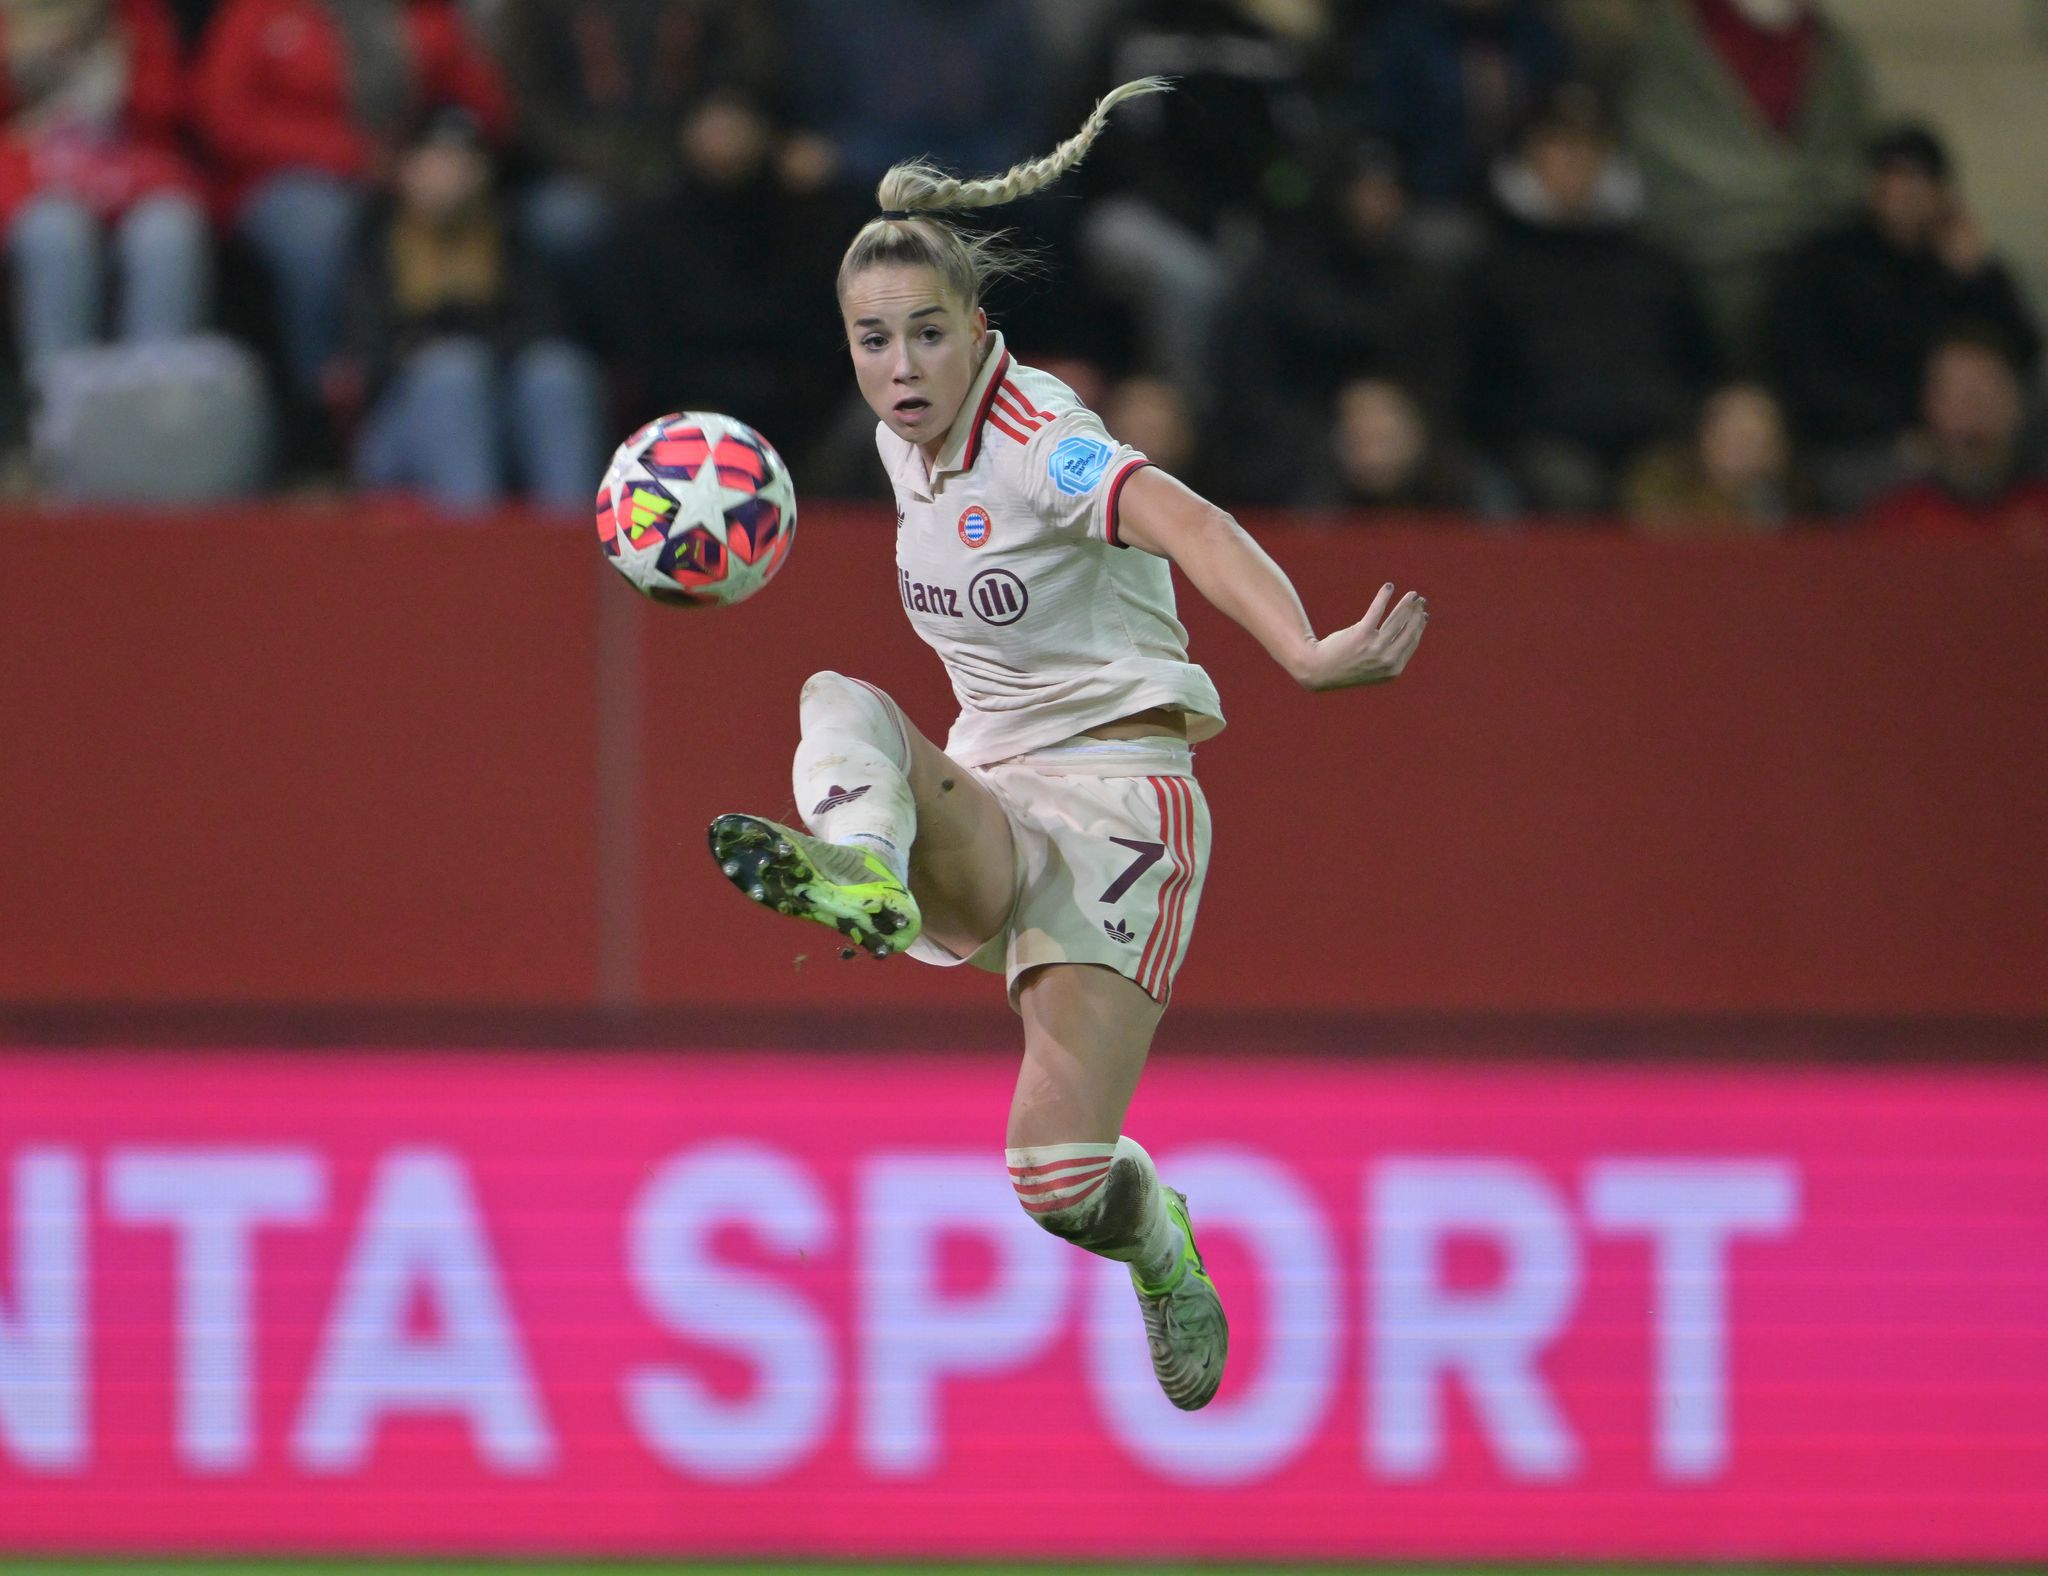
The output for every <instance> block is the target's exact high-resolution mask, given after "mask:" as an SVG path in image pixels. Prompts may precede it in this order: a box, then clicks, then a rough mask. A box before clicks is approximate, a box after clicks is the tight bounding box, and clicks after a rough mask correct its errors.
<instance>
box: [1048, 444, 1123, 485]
mask: <svg viewBox="0 0 2048 1576" xmlns="http://www.w3.org/2000/svg"><path fill="white" fill-rule="evenodd" d="M1115 454H1116V451H1115V450H1114V449H1112V448H1111V447H1110V446H1109V445H1108V444H1106V443H1104V442H1103V441H1102V440H1101V439H1100V438H1091V437H1089V436H1088V435H1087V434H1086V433H1084V432H1077V433H1074V434H1072V435H1070V436H1068V437H1065V438H1062V439H1060V441H1059V442H1058V443H1056V444H1054V445H1053V450H1052V457H1051V458H1050V459H1049V460H1047V462H1046V470H1047V472H1048V473H1049V474H1050V475H1051V476H1052V484H1053V486H1055V487H1057V488H1058V489H1059V490H1060V491H1061V492H1063V493H1066V494H1068V495H1069V496H1071V497H1077V498H1078V497H1079V496H1080V495H1081V494H1082V493H1085V492H1090V491H1092V490H1093V489H1094V487H1095V484H1096V483H1097V482H1099V481H1101V480H1102V473H1103V472H1104V471H1106V470H1108V469H1109V462H1110V460H1111V459H1112V458H1114V457H1115Z"/></svg>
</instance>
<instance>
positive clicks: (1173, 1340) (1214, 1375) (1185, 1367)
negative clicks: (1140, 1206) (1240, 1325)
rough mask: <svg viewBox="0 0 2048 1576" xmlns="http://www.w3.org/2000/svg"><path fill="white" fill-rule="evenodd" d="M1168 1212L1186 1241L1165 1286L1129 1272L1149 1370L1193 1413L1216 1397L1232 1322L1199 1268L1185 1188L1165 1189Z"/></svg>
mask: <svg viewBox="0 0 2048 1576" xmlns="http://www.w3.org/2000/svg"><path fill="white" fill-rule="evenodd" d="M1166 1212H1167V1213H1168V1214H1169V1215H1171V1216H1172V1217H1173V1220H1174V1224H1175V1225H1177V1226H1179V1227H1180V1230H1181V1236H1182V1237H1183V1238H1184V1239H1185V1241H1186V1244H1187V1245H1186V1246H1185V1247H1183V1248H1182V1249H1181V1253H1180V1258H1179V1260H1178V1261H1177V1262H1176V1263H1175V1264H1174V1266H1173V1273H1172V1274H1171V1275H1170V1276H1169V1277H1168V1279H1167V1282H1166V1284H1165V1285H1163V1286H1156V1287H1154V1286H1147V1285H1146V1284H1145V1283H1144V1282H1143V1281H1141V1280H1139V1279H1138V1272H1137V1271H1136V1270H1132V1271H1131V1285H1132V1286H1134V1287H1136V1288H1137V1292H1138V1306H1139V1307H1140V1308H1141V1309H1143V1310H1144V1314H1145V1343H1146V1344H1147V1345H1148V1346H1150V1347H1151V1348H1152V1372H1153V1374H1154V1375H1156V1376H1157V1378H1158V1380H1159V1388H1160V1389H1162V1390H1164V1391H1165V1392H1166V1399H1167V1400H1169V1401H1171V1402H1172V1403H1173V1404H1174V1405H1175V1406H1177V1407H1179V1408H1180V1409H1181V1410H1182V1411H1183V1412H1197V1411H1200V1410H1201V1409H1202V1408H1203V1407H1205V1406H1207V1405H1208V1404H1209V1403H1210V1401H1211V1400H1213V1399H1214V1398H1215V1395H1216V1387H1217V1386H1218V1385H1220V1384H1221V1383H1222V1382H1223V1362H1224V1359H1225V1358H1226V1357H1228V1356H1229V1355H1230V1321H1229V1320H1228V1319H1227V1318H1225V1317H1224V1315H1223V1299H1222V1298H1221V1297H1219V1296H1217V1295H1216V1283H1215V1282H1214V1281H1212V1280H1211V1279H1209V1272H1208V1271H1207V1270H1205V1269H1204V1268H1202V1254H1201V1250H1200V1249H1198V1248H1197V1247H1196V1246H1195V1228H1194V1227H1193V1226H1192V1225H1190V1224H1189V1223H1188V1200H1187V1195H1186V1194H1184V1193H1177V1192H1175V1191H1174V1190H1173V1189H1172V1188H1167V1189H1166Z"/></svg>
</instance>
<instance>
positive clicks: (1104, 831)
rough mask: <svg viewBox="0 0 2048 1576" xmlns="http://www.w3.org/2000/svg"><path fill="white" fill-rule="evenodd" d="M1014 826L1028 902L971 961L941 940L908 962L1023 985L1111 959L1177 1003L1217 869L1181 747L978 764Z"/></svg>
mask: <svg viewBox="0 0 2048 1576" xmlns="http://www.w3.org/2000/svg"><path fill="white" fill-rule="evenodd" d="M971 770H973V772H974V775H975V776H976V777H977V778H979V779H980V780H981V782H982V783H983V784H984V785H985V786H986V787H987V788H988V790H989V792H991V793H992V794H994V795H995V797H996V802H997V803H998V804H1000V805H1002V807H1003V809H1004V811H1005V812H1006V813H1007V814H1008V816H1009V818H1010V832H1011V840H1012V843H1013V845H1014V847H1015V851H1016V900H1015V902H1014V904H1013V905H1012V907H1011V910H1010V917H1009V920H1008V922H1007V923H1006V924H1005V925H1004V926H1003V928H1002V929H1001V930H1000V931H998V932H997V933H996V934H995V935H993V936H991V937H989V939H988V940H987V941H985V942H984V943H982V945H981V946H980V947H979V948H977V949H976V950H975V951H974V953H973V954H972V955H971V956H969V957H964V958H963V957H959V956H956V955H955V954H954V953H952V952H949V951H948V950H947V949H946V948H944V947H942V946H940V945H939V944H938V943H937V942H936V941H933V940H931V939H930V938H929V937H924V936H920V937H919V938H918V939H917V940H916V941H914V942H912V943H911V945H910V948H909V956H911V957H913V958H917V959H919V960H920V961H921V962H925V963H932V964H937V965H939V966H941V967H950V966H953V965H956V964H961V963H971V964H973V965H974V966H975V967H976V968H979V969H986V970H988V971H989V972H990V973H992V974H993V973H997V972H1000V973H1002V975H1003V976H1004V978H1005V980H1006V981H1007V983H1008V985H1009V991H1010V1004H1011V1005H1012V1006H1013V1007H1014V1006H1015V1005H1016V1002H1017V980H1018V977H1019V976H1020V975H1022V974H1023V973H1024V972H1025V971H1026V970H1028V969H1034V968H1037V967H1038V966H1039V965H1040V964H1045V963H1099V964H1103V965H1105V966H1106V967H1109V968H1112V969H1115V970H1116V971H1117V972H1118V973H1119V974H1121V975H1123V976H1124V977H1125V978H1126V979H1130V980H1134V981H1136V982H1137V984H1138V985H1139V986H1141V987H1142V988H1143V989H1144V991H1145V993H1146V994H1147V995H1149V996H1151V997H1152V998H1153V1000H1155V1001H1157V1002H1159V1003H1160V1004H1161V1005H1162V1006H1163V1005H1165V1003H1166V1000H1167V998H1168V997H1169V996H1170V995H1171V994H1172V991H1173V979H1174V976H1175V975H1176V974H1177V973H1179V971H1180V966H1181V961H1182V959H1184V958H1185V957H1186V956H1187V950H1188V940H1189V938H1190V937H1191V936H1192V935H1193V934H1194V930H1195V909H1196V907H1197V906H1198V905H1199V904H1200V902H1201V899H1202V879H1203V876H1204V874H1205V873H1206V872H1207V870H1208V865H1209V805H1208V801H1207V800H1206V799H1204V798H1203V796H1202V789H1201V786H1200V784H1198V783H1197V782H1196V781H1195V777H1194V752H1193V751H1192V750H1191V749H1189V747H1188V746H1187V745H1186V744H1185V743H1183V742H1182V741H1180V740H1178V739H1168V738H1156V739H1150V738H1148V739H1115V740H1108V739H1095V738H1090V737H1087V736H1083V737H1080V738H1078V739H1071V740H1068V741H1067V742H1065V743H1064V744H1057V745H1054V746H1052V747H1051V748H1049V749H1045V750H1038V751H1034V752H1033V753H1031V754H1029V755H1020V756H1016V757H1014V758H1012V759H1010V760H1007V761H998V762H996V763H995V764H994V765H992V766H985V767H975V768H971Z"/></svg>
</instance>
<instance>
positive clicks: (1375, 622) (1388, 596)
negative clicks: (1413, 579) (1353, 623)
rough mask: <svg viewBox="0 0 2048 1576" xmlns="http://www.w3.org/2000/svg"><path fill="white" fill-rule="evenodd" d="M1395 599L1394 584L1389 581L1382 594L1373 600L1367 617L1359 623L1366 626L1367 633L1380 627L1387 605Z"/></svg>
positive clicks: (1381, 589)
mask: <svg viewBox="0 0 2048 1576" xmlns="http://www.w3.org/2000/svg"><path fill="white" fill-rule="evenodd" d="M1393 599H1394V582H1393V581H1391V580H1389V581H1388V582H1387V583H1386V584H1385V585H1383V586H1381V587H1380V594H1379V595H1378V596H1376V597H1374V598H1373V599H1372V606H1371V607H1369V608H1367V609H1366V610H1365V617H1364V618H1362V619H1360V620H1359V621H1358V622H1359V623H1360V624H1362V625H1364V626H1365V630H1366V633H1368V634H1370V633H1372V631H1374V630H1376V629H1378V628H1379V627H1380V615H1381V614H1382V613H1384V612H1386V610H1387V604H1388V603H1389V602H1391V601H1393Z"/></svg>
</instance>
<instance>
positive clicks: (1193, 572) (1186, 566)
mask: <svg viewBox="0 0 2048 1576" xmlns="http://www.w3.org/2000/svg"><path fill="white" fill-rule="evenodd" d="M1118 537H1119V540H1121V541H1122V542H1123V543H1124V544H1125V545H1126V546H1129V547H1135V548H1140V549H1142V550H1143V551H1145V552H1148V553H1154V554H1157V555H1158V556H1159V557H1161V558H1167V559H1171V560H1172V561H1173V563H1174V565H1175V566H1176V567H1177V568H1178V569H1179V570H1180V571H1181V573H1182V574H1184V575H1186V576H1187V577H1188V579H1189V581H1191V582H1192V583H1193V585H1194V587H1195V589H1196V590H1197V591H1199V592H1201V593H1202V595H1203V596H1204V597H1205V598H1207V599H1208V601H1209V603H1210V605H1211V606H1213V607H1215V608H1216V609H1217V610H1218V611H1219V612H1222V613H1224V614H1226V615H1228V616H1229V617H1230V618H1231V619H1232V620H1234V621H1235V622H1236V623H1237V624H1239V625H1240V626H1241V627H1243V628H1244V629H1245V631H1246V632H1247V633H1249V634H1250V635H1251V636H1252V638H1253V639H1255V640H1256V641H1258V643H1259V644H1260V645H1262V646H1264V647H1265V648H1266V651H1267V654H1268V655H1270V656H1271V657H1272V658H1273V660H1274V661H1275V662H1277V663H1279V664H1280V666H1281V667H1283V668H1285V669H1286V670H1287V671H1288V672H1289V673H1290V674H1292V675H1293V676H1294V679H1295V681H1296V682H1297V683H1299V684H1300V685H1301V686H1302V688H1304V689H1310V690H1329V689H1349V688H1353V687H1355V686H1358V685H1361V684H1384V683H1386V682H1387V681H1388V680H1390V679H1394V678H1398V677H1399V676H1400V674H1401V670H1402V669H1403V668H1405V667H1406V666H1407V665H1408V659H1409V658H1410V657H1411V656H1413V655H1414V654H1415V647H1416V644H1417V643H1418V642H1419V641H1420V640H1421V639H1422V632H1423V630H1424V629H1426V628H1427V627H1428V626H1429V604H1428V603H1427V602H1425V601H1424V600H1423V599H1422V598H1421V597H1420V596H1419V595H1417V594H1416V593H1415V592H1413V591H1410V592H1409V593H1408V594H1407V595H1406V596H1404V597H1402V598H1401V600H1400V601H1399V602H1395V601H1394V587H1393V586H1392V585H1391V584H1389V585H1386V586H1383V587H1381V588H1380V594H1379V595H1378V596H1377V597H1375V598H1374V599H1373V604H1372V606H1371V607H1370V608H1369V609H1368V610H1367V611H1366V615H1365V617H1364V618H1362V619H1360V620H1359V621H1358V622H1357V623H1355V624H1351V625H1348V626H1346V627H1345V628H1343V629H1339V630H1336V631H1334V632H1333V633H1331V634H1328V635H1323V636H1318V635H1317V634H1316V632H1315V626H1314V625H1312V624H1311V623H1310V622H1309V618H1308V614H1307V612H1305V611H1304V610H1303V608H1302V605H1301V598H1300V596H1298V595H1297V594H1296V592H1295V589H1294V584H1293V582H1292V581H1290V580H1289V579H1288V578H1287V574H1286V571H1285V570H1283V569H1282V568H1281V567H1280V566H1279V565H1278V564H1276V563H1275V562H1273V560H1272V558H1271V557H1270V556H1269V555H1268V554H1267V553H1266V551H1265V549H1264V548H1262V547H1260V546H1259V544H1258V543H1257V542H1255V541H1253V540H1252V538H1251V534H1250V533H1249V532H1247V531H1246V530H1245V528H1244V527H1243V526H1241V525H1239V524H1238V523H1237V521H1236V520H1234V519H1232V518H1231V517H1230V515H1229V514H1228V513H1226V512H1225V511H1224V510H1222V509H1219V508H1217V507H1216V505H1214V504H1212V503H1210V502H1209V501H1208V500H1207V499H1206V498H1203V497H1202V496H1201V495H1200V494H1198V493H1196V492H1194V491H1193V490H1192V489H1190V488H1188V487H1186V486H1185V485H1183V484H1182V483H1181V482H1179V481H1176V480H1175V479H1174V478H1173V477H1171V476H1169V475H1167V474H1166V473H1165V472H1164V471H1162V470H1159V469H1157V468H1156V467H1152V468H1147V469H1145V470H1141V471H1138V472H1136V473H1135V474H1134V475H1132V476H1131V477H1130V478H1129V482H1128V485H1126V487H1125V488H1124V491H1123V497H1122V499H1121V509H1120V512H1119V515H1118ZM1390 604H1391V610H1390V607H1389V605H1390Z"/></svg>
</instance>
